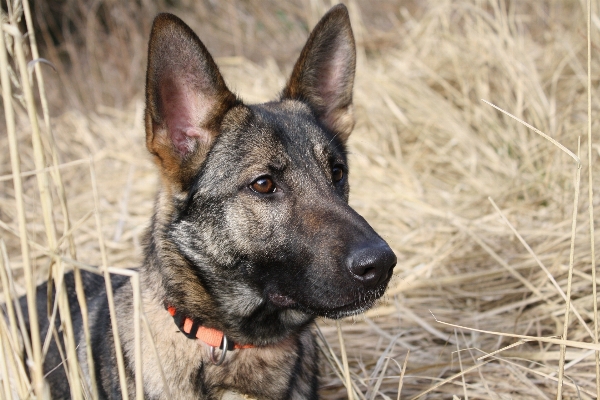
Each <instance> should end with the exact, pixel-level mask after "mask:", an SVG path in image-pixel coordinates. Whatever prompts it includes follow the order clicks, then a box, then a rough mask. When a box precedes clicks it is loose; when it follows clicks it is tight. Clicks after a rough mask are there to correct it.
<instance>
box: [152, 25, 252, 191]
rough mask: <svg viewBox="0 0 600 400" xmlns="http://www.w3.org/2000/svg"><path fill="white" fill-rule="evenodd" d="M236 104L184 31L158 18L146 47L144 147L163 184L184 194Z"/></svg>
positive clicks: (204, 53) (216, 71) (208, 58)
mask: <svg viewBox="0 0 600 400" xmlns="http://www.w3.org/2000/svg"><path fill="white" fill-rule="evenodd" d="M239 103H240V102H239V100H238V99H237V98H236V96H235V95H234V94H233V93H231V92H230V91H229V89H227V86H226V85H225V81H224V80H223V77H222V76H221V73H220V72H219V69H218V67H217V65H216V64H215V62H214V60H213V58H212V57H211V55H210V54H209V53H208V50H206V47H204V44H202V42H201V41H200V39H198V36H196V34H195V33H194V32H193V31H192V30H191V29H190V27H188V26H187V25H186V24H185V23H184V22H183V21H182V20H180V19H179V18H177V17H176V16H174V15H171V14H159V15H158V16H157V17H156V18H155V19H154V24H153V25H152V33H151V34H150V42H149V44H148V70H147V73H146V116H145V122H146V147H147V148H148V150H149V151H150V153H152V154H153V155H154V156H155V160H156V162H157V164H158V165H159V166H160V168H161V173H162V175H163V180H165V181H166V183H167V184H169V185H177V186H176V187H177V189H179V190H182V191H186V190H187V189H188V188H189V185H190V184H191V181H192V179H193V177H194V176H195V174H196V172H197V170H198V168H199V167H200V165H201V164H202V162H203V161H204V159H205V157H206V154H207V153H208V150H209V149H210V147H211V144H212V143H213V141H214V140H215V138H216V137H217V136H218V134H219V129H220V125H221V122H222V120H223V117H224V116H225V114H226V113H227V111H228V110H229V109H231V108H232V107H234V106H235V105H236V104H239Z"/></svg>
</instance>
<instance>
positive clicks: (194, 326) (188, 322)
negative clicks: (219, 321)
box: [167, 306, 255, 350]
mask: <svg viewBox="0 0 600 400" xmlns="http://www.w3.org/2000/svg"><path fill="white" fill-rule="evenodd" d="M167 310H168V311H169V314H171V316H172V317H173V319H174V320H175V324H176V325H177V326H178V327H179V330H180V331H181V332H182V333H183V334H184V335H185V336H187V337H188V338H190V339H198V340H201V341H203V342H204V343H206V344H207V345H209V346H211V347H215V348H219V349H222V348H223V337H224V336H225V334H224V333H223V332H221V331H219V330H217V329H213V328H207V327H204V326H201V325H200V323H199V322H197V321H194V320H192V319H191V318H189V317H186V316H184V315H182V314H181V313H180V312H177V310H175V307H173V306H167ZM225 342H226V343H227V345H226V346H227V350H234V349H251V348H253V347H255V346H254V345H251V344H237V343H235V342H233V341H232V340H231V339H229V338H227V340H226V341H225Z"/></svg>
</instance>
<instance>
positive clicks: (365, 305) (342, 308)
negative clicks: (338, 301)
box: [268, 285, 387, 319]
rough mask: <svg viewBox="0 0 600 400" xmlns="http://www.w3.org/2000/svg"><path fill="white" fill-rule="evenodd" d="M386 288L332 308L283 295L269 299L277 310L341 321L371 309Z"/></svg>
mask: <svg viewBox="0 0 600 400" xmlns="http://www.w3.org/2000/svg"><path fill="white" fill-rule="evenodd" d="M386 286H387V285H383V286H381V287H380V288H377V289H374V290H369V291H366V292H363V293H360V294H359V295H357V296H355V297H354V298H353V299H351V301H349V302H347V303H344V304H342V305H335V302H332V307H328V306H323V305H312V304H307V303H306V302H300V301H296V300H294V299H293V298H292V297H290V296H287V295H284V294H281V293H270V294H269V295H268V298H269V301H270V302H271V303H272V304H273V305H274V306H275V307H277V308H282V309H296V310H299V311H302V312H305V313H307V314H310V315H314V316H318V317H326V318H331V319H339V318H344V317H348V316H352V315H356V314H360V313H362V312H365V311H367V310H368V309H370V308H371V307H372V306H373V305H374V304H375V302H376V301H377V300H378V299H379V298H380V297H381V296H382V295H383V293H384V292H385V289H386Z"/></svg>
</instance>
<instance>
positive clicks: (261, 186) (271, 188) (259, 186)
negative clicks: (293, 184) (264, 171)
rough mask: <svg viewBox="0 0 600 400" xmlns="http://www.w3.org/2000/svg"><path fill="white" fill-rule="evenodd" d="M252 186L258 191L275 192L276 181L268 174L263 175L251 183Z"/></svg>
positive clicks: (262, 192) (264, 192) (261, 192)
mask: <svg viewBox="0 0 600 400" xmlns="http://www.w3.org/2000/svg"><path fill="white" fill-rule="evenodd" d="M250 188H251V189H252V190H254V191H255V192H256V193H260V194H269V193H273V192H275V189H276V188H275V183H273V180H272V179H271V178H269V177H268V176H262V177H260V178H258V179H257V180H255V181H254V182H252V183H251V184H250Z"/></svg>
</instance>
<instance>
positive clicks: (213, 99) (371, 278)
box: [146, 5, 396, 344]
mask: <svg viewBox="0 0 600 400" xmlns="http://www.w3.org/2000/svg"><path fill="white" fill-rule="evenodd" d="M354 68H355V45H354V38H353V34H352V29H351V26H350V20H349V18H348V12H347V10H346V8H345V7H344V6H343V5H338V6H336V7H334V8H333V9H331V10H330V11H329V12H328V13H327V14H326V15H325V16H324V17H323V19H322V20H321V21H320V22H319V23H318V25H317V26H316V27H315V29H314V30H313V32H312V33H311V35H310V37H309V39H308V41H307V43H306V45H305V47H304V49H303V50H302V53H301V55H300V57H299V59H298V61H297V62H296V65H295V67H294V69H293V72H292V74H291V77H290V79H289V81H288V83H287V85H286V87H285V89H284V90H283V92H282V95H281V98H280V99H279V100H277V101H274V102H270V103H265V104H260V105H245V104H243V103H242V102H241V101H240V100H239V99H238V98H237V97H236V96H235V95H234V94H233V93H231V92H230V91H229V89H228V88H227V87H226V85H225V82H224V80H223V78H222V76H221V74H220V73H219V70H218V68H217V66H216V64H215V62H214V61H213V59H212V57H211V56H210V54H209V53H208V51H207V50H206V48H205V47H204V45H203V44H202V42H201V41H200V40H199V39H198V37H197V36H196V35H195V34H194V33H193V31H192V30H191V29H190V28H189V27H188V26H187V25H185V24H184V23H183V22H182V21H181V20H180V19H178V18H177V17H174V16H172V15H168V14H161V15H159V16H158V17H157V18H156V20H155V21H154V25H153V28H152V34H151V37H150V44H149V52H148V74H147V81H146V101H147V103H146V135H147V136H146V144H147V147H148V150H149V151H150V152H151V153H152V154H153V155H154V157H155V160H156V162H157V164H158V166H159V168H160V171H161V176H162V181H163V192H162V194H161V196H160V199H159V203H160V206H159V208H161V209H163V211H160V210H159V211H157V216H156V217H155V219H156V220H159V221H161V222H160V224H158V225H159V227H158V228H159V229H160V230H162V232H161V235H162V236H161V237H162V239H163V240H164V241H165V242H166V244H159V243H157V242H156V241H155V242H153V244H152V246H154V248H155V249H157V250H156V251H157V253H158V254H157V256H158V258H159V259H160V260H161V262H159V264H160V268H161V274H162V276H163V285H164V286H165V292H166V293H167V296H170V297H172V298H170V299H168V301H170V302H171V303H176V304H177V306H178V307H179V308H180V309H183V310H185V312H186V313H188V314H192V315H197V316H198V317H199V318H202V319H203V320H204V321H207V322H206V323H207V324H209V325H212V326H214V327H216V328H219V329H222V330H224V331H225V332H227V333H228V334H229V335H232V336H233V337H235V338H237V340H238V341H242V342H244V341H246V342H252V343H256V344H265V343H269V342H270V341H274V340H278V339H279V338H281V337H282V336H283V335H285V334H287V333H289V332H290V331H292V330H294V329H297V328H298V327H300V326H302V325H304V324H306V323H308V322H309V321H311V320H312V319H313V318H314V317H315V316H326V317H331V318H340V317H344V316H347V315H352V314H356V313H358V312H361V311H364V310H366V309H368V308H369V307H371V306H372V305H373V303H374V302H375V300H377V299H378V298H379V297H380V296H381V295H382V294H383V292H384V290H385V288H386V286H387V284H388V282H389V280H390V278H391V275H392V270H393V267H394V265H395V264H396V257H395V255H394V253H393V252H392V250H391V249H390V248H389V246H388V245H387V244H386V243H385V241H384V240H383V239H382V238H381V237H380V236H379V235H377V234H376V233H375V231H374V230H373V229H372V228H371V227H370V226H369V224H368V223H367V222H366V221H365V220H364V219H363V218H362V217H361V216H360V215H358V214H357V213H356V212H355V211H354V210H353V209H352V208H350V206H348V190H349V187H348V162H347V157H346V147H345V145H346V141H347V139H348V136H349V135H350V133H351V131H352V128H353V125H354V118H353V111H352V86H353V82H354Z"/></svg>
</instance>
